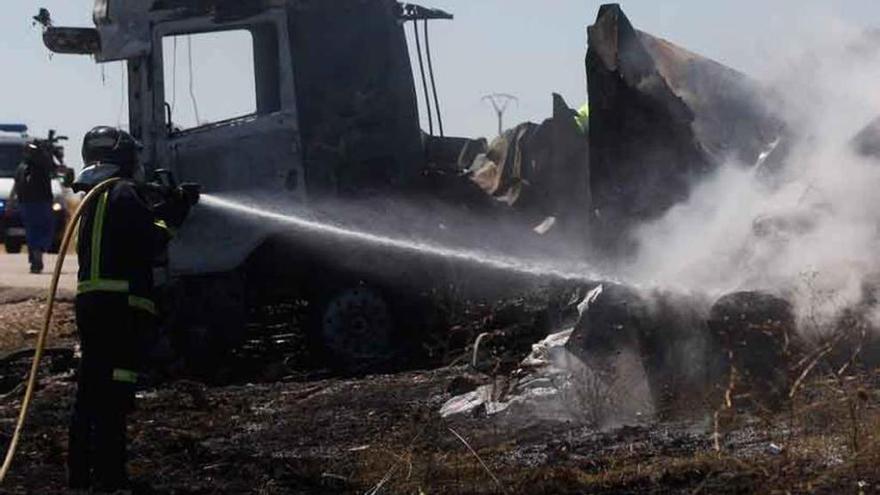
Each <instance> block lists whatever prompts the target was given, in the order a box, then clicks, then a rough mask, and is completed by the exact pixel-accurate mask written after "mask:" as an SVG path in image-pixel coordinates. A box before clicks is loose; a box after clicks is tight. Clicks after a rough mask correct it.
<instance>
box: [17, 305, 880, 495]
mask: <svg viewBox="0 0 880 495" xmlns="http://www.w3.org/2000/svg"><path fill="white" fill-rule="evenodd" d="M40 305H41V303H40V302H38V301H36V300H34V299H24V300H15V298H12V299H7V300H6V302H5V303H4V304H0V329H2V330H3V332H2V333H3V337H2V340H0V345H2V346H3V348H4V351H8V350H12V349H17V348H20V347H21V346H22V344H24V345H25V346H26V345H28V344H29V343H30V341H31V336H32V335H33V334H32V332H33V331H35V330H36V329H37V328H38V325H39V321H40V316H39V313H40V311H39V310H40ZM59 311H60V313H59V319H58V321H59V322H60V326H59V330H58V331H57V332H56V335H57V336H58V337H59V338H58V339H54V340H53V345H58V346H64V345H67V346H71V345H73V343H74V339H73V338H71V337H72V335H71V331H72V314H71V304H70V302H69V301H67V302H62V303H61V305H60V307H59ZM479 321H480V322H481V323H480V324H482V325H490V323H489V322H487V321H486V320H485V319H479ZM53 361H54V362H53ZM69 361H70V360H69V359H68V358H65V359H63V360H60V361H59V360H58V359H55V360H53V359H50V360H49V362H48V363H47V365H46V366H44V368H43V369H44V376H43V378H42V379H41V388H40V390H39V392H38V395H37V398H36V400H35V403H34V405H33V409H32V413H31V416H30V419H29V424H28V427H27V431H26V435H25V436H24V439H23V442H22V444H21V448H20V451H19V455H18V457H17V458H16V461H15V464H14V466H13V469H12V472H11V475H10V478H9V479H8V480H7V481H6V483H5V484H4V485H3V486H2V487H0V492H2V493H64V490H63V487H64V479H65V470H64V459H65V452H66V421H67V414H68V410H69V407H70V402H71V398H72V396H73V392H74V384H73V383H72V372H71V370H70V366H71V363H70V362H69ZM26 364H27V362H26V360H21V362H19V363H18V364H16V365H12V364H10V363H6V364H4V366H3V370H2V372H3V373H4V374H5V375H8V378H7V379H6V380H5V382H6V383H7V386H6V392H7V393H6V394H5V395H2V396H0V435H2V437H3V438H4V439H6V440H7V441H8V438H9V434H10V433H11V431H12V428H13V424H14V418H15V417H16V415H17V413H18V408H19V401H20V397H21V393H20V390H11V383H12V382H13V381H14V380H12V378H13V375H15V376H18V377H22V376H23V375H24V373H25V369H26ZM19 379H20V378H19ZM489 379H490V378H489V377H488V376H486V375H481V374H477V373H474V372H471V371H469V370H468V369H467V368H466V367H463V366H456V367H446V368H438V369H434V370H425V371H408V372H402V373H398V374H393V375H376V376H367V377H361V378H326V377H325V378H317V377H316V375H315V374H311V375H310V374H299V375H288V376H287V378H284V379H281V380H278V381H275V382H269V383H255V384H248V383H238V384H234V385H225V386H213V387H206V386H204V385H202V384H199V383H195V382H188V381H179V382H175V383H171V384H167V385H165V386H163V387H161V388H159V389H155V390H144V391H142V392H140V393H139V401H138V410H137V412H136V413H135V414H134V415H133V417H132V420H131V422H130V432H129V433H130V437H131V462H130V469H131V472H132V474H133V476H134V477H135V478H137V479H140V480H143V481H146V482H148V483H150V485H151V486H152V487H153V491H154V492H155V493H168V494H213V493H258V494H274V493H278V494H281V493H285V494H286V493H328V494H330V493H369V494H378V493H395V494H397V493H399V494H441V493H448V494H456V493H487V494H488V493H530V494H543V493H547V494H551V493H552V494H556V493H609V494H610V493H855V494H860V493H877V492H878V487H880V470H878V469H877V465H878V461H880V443H878V441H880V437H878V434H880V412H878V407H880V397H878V394H877V392H876V391H877V387H876V386H875V385H876V383H877V380H878V378H877V376H876V374H866V375H865V376H861V377H858V380H856V379H853V381H852V382H851V383H848V384H847V383H844V384H829V383H825V382H821V381H816V383H813V384H811V386H810V387H811V388H810V389H809V390H810V391H811V392H810V393H809V394H805V395H804V399H803V400H800V401H798V402H797V403H795V402H792V404H790V405H789V407H788V408H787V409H788V410H787V411H785V412H783V413H779V414H775V415H766V416H760V415H748V414H742V415H739V416H737V417H735V418H732V419H730V418H729V419H728V421H727V422H726V426H725V428H724V431H723V432H722V433H723V436H722V441H721V449H720V451H716V450H715V448H714V442H713V437H712V433H713V428H712V427H711V424H712V422H711V421H710V420H709V418H708V417H707V418H706V420H700V421H696V422H694V421H690V422H680V423H652V424H644V425H640V426H629V427H619V428H615V429H611V430H607V431H596V430H594V429H591V428H588V427H586V426H583V425H577V424H564V423H546V422H545V423H533V422H528V421H525V422H523V421H518V422H516V423H511V422H507V421H501V420H499V419H495V418H486V417H480V416H476V417H467V418H458V419H455V420H444V419H442V418H440V416H439V414H438V412H437V411H438V410H439V408H440V406H441V405H442V404H443V403H444V401H446V400H447V399H449V398H450V397H452V395H453V393H455V392H461V391H462V390H467V389H469V388H473V387H474V386H476V385H477V384H479V383H485V382H487V381H489ZM10 390H11V391H10ZM5 443H6V442H5V441H4V442H0V446H2V447H4V448H5Z"/></svg>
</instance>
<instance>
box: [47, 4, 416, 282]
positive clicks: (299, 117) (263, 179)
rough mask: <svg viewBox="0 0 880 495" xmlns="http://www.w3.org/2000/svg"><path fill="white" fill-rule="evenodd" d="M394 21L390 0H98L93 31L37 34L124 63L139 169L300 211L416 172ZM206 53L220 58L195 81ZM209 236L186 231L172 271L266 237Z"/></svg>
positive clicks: (211, 266)
mask: <svg viewBox="0 0 880 495" xmlns="http://www.w3.org/2000/svg"><path fill="white" fill-rule="evenodd" d="M402 15H403V7H402V6H401V5H400V4H398V3H397V2H395V1H393V0H371V1H362V0H334V1H326V0H259V1H249V2H241V1H238V0H198V1H196V0H151V1H142V0H97V1H96V5H95V9H94V21H95V29H77V28H58V27H51V26H50V27H48V29H47V30H46V32H45V35H44V39H45V41H46V44H47V46H49V48H50V49H52V50H53V51H57V52H61V53H89V54H92V55H94V56H95V58H96V59H97V61H98V62H111V61H125V62H127V70H128V81H129V82H128V88H129V128H130V131H131V133H132V134H133V135H135V136H136V137H137V138H139V139H140V140H141V141H142V142H143V143H144V146H145V149H144V152H143V156H142V161H143V162H144V164H145V167H146V168H147V171H148V172H149V171H151V170H156V169H169V170H172V171H173V172H174V174H175V176H177V177H178V178H179V179H180V180H185V181H193V182H197V183H199V184H201V185H202V187H203V190H204V191H205V192H206V193H209V194H211V193H214V194H217V193H235V194H236V195H239V196H254V195H255V196H257V197H258V198H262V197H266V196H272V197H273V200H274V201H278V200H279V199H280V200H281V201H285V200H290V201H292V202H306V201H308V200H309V197H310V196H311V197H326V196H335V195H347V194H359V193H362V192H364V191H369V190H380V189H382V188H387V187H397V186H400V185H401V184H405V183H406V182H407V180H409V179H411V178H413V177H414V176H416V175H417V174H418V173H419V171H420V170H421V169H422V168H423V166H424V160H425V158H424V150H423V144H422V135H421V131H420V129H419V117H418V108H417V103H416V96H415V88H414V84H413V76H412V67H411V66H410V61H409V54H408V49H407V44H406V39H405V36H404V32H403V26H402V24H403V23H402ZM194 46H195V47H196V48H195V49H194V48H193V47H194ZM205 46H207V47H209V48H211V49H210V50H208V51H204V52H202V53H204V54H209V55H212V56H213V57H214V58H215V59H216V58H217V53H218V52H222V53H223V58H224V60H220V61H218V60H214V61H213V64H211V68H212V69H215V70H213V71H210V72H209V73H199V68H200V64H201V62H203V61H202V60H200V59H199V58H198V56H199V54H200V53H199V52H197V51H196V50H198V47H205ZM212 50H213V51H212ZM194 78H195V79H201V80H200V81H199V82H198V85H197V86H195V85H194V84H193V79H194ZM206 78H207V79H208V80H206ZM184 80H186V82H187V83H188V84H184V83H183V81H184ZM206 87H210V91H205V90H204V88H206ZM211 104H214V106H215V107H216V108H212V107H211ZM181 109H185V112H182V111H181ZM183 113H186V115H182V114H183ZM218 227H219V226H218V225H217V224H216V221H212V219H210V218H206V216H205V215H197V217H196V218H194V219H193V221H192V222H189V225H188V226H187V228H186V229H185V231H184V232H183V236H182V238H181V240H180V242H177V243H175V246H174V248H173V250H174V254H173V256H172V260H173V263H174V266H175V269H177V270H179V271H181V272H192V273H208V272H218V271H225V270H229V269H232V268H234V267H235V265H237V264H239V263H241V262H242V261H243V260H244V259H245V258H246V257H247V256H248V254H249V253H250V252H251V251H253V249H255V248H256V247H257V246H258V245H259V244H260V243H261V242H262V240H263V239H265V237H266V236H267V235H269V232H265V231H263V230H261V229H259V228H253V227H248V226H247V225H239V226H236V229H234V231H233V229H229V228H218ZM220 246H222V249H221V248H220Z"/></svg>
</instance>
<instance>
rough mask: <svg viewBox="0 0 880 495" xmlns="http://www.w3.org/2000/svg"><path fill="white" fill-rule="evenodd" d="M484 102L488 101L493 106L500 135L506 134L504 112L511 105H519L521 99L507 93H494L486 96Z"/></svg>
mask: <svg viewBox="0 0 880 495" xmlns="http://www.w3.org/2000/svg"><path fill="white" fill-rule="evenodd" d="M483 101H488V102H489V103H491V104H492V108H493V109H494V110H495V116H496V117H498V135H499V136H500V135H502V134H504V112H506V111H507V108H508V107H509V106H510V104H511V103H516V104H517V105H519V98H517V97H516V96H513V95H509V94H506V93H492V94H489V95H486V96H484V97H483Z"/></svg>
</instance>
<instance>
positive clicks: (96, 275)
mask: <svg viewBox="0 0 880 495" xmlns="http://www.w3.org/2000/svg"><path fill="white" fill-rule="evenodd" d="M109 198H110V191H106V192H105V193H104V194H102V195H101V197H100V198H99V199H98V206H97V207H96V208H95V219H94V221H93V222H92V253H91V254H92V259H91V263H92V264H91V267H90V268H91V269H90V270H89V279H88V280H83V281H82V282H80V283H79V284H78V285H77V293H79V294H87V293H89V292H112V293H116V294H128V293H129V290H130V289H131V287H130V286H129V283H128V281H127V280H111V279H104V278H101V243H102V242H103V240H104V218H105V217H106V216H107V202H108V200H109ZM166 228H167V227H166ZM128 305H129V306H130V307H132V308H137V309H140V310H143V311H146V312H148V313H150V314H153V315H155V314H156V304H155V303H153V301H151V300H149V299H147V298H145V297H139V296H131V295H130V296H128ZM115 373H116V372H115V371H114V379H115V376H116V375H115ZM123 381H124V380H123Z"/></svg>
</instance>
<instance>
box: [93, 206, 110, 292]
mask: <svg viewBox="0 0 880 495" xmlns="http://www.w3.org/2000/svg"><path fill="white" fill-rule="evenodd" d="M109 197H110V191H106V192H105V193H104V194H102V195H101V198H100V199H99V200H98V207H97V208H96V209H95V219H94V220H93V221H92V266H91V268H92V269H91V277H90V278H91V280H93V281H96V280H98V279H99V278H101V240H102V238H103V236H104V216H105V215H106V214H107V199H108V198H109Z"/></svg>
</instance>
